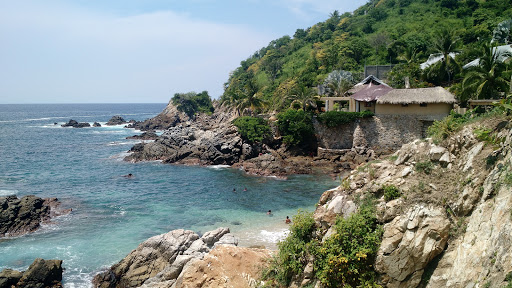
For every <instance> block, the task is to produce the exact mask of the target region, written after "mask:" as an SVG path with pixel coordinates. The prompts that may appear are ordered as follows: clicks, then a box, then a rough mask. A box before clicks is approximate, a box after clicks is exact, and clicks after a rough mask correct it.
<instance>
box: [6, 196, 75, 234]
mask: <svg viewBox="0 0 512 288" xmlns="http://www.w3.org/2000/svg"><path fill="white" fill-rule="evenodd" d="M70 211H71V209H62V208H61V207H60V202H59V201H58V199H57V198H46V199H42V198H39V197H37V196H34V195H28V196H23V197H21V198H18V197H16V196H7V197H0V237H17V236H22V235H24V234H27V233H31V232H34V231H36V230H37V229H39V228H40V227H41V225H42V224H45V223H49V222H50V220H51V219H52V218H53V217H55V216H60V215H64V214H67V213H69V212H70Z"/></svg>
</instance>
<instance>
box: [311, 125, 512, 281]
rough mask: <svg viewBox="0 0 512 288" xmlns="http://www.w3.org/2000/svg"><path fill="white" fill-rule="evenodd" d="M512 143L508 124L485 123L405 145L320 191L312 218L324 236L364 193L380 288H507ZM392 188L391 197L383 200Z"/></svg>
mask: <svg viewBox="0 0 512 288" xmlns="http://www.w3.org/2000/svg"><path fill="white" fill-rule="evenodd" d="M481 131H487V132H489V133H487V132H486V133H482V132H481ZM475 132H476V133H475ZM475 134H478V135H479V137H477V136H475ZM482 135H484V136H485V137H482ZM479 139H482V140H485V141H482V140H479ZM511 143H512V123H510V122H508V121H502V120H499V119H485V120H483V121H481V122H478V123H475V124H472V125H469V126H466V127H465V128H464V129H463V130H462V131H461V132H459V133H457V134H456V135H454V136H452V137H449V138H448V139H446V140H445V141H443V142H442V143H439V144H434V143H433V141H431V140H427V141H422V140H416V141H414V142H411V143H408V144H405V145H403V146H402V148H401V149H400V150H399V151H397V152H396V153H395V154H394V155H393V156H392V157H389V158H387V159H384V160H380V161H374V162H371V163H368V164H365V165H362V166H360V167H359V168H358V169H357V170H354V171H352V173H351V174H350V176H348V177H347V178H346V179H345V181H344V182H343V184H342V185H341V186H340V187H338V188H336V189H333V190H329V191H327V192H325V193H324V194H323V195H322V198H321V199H320V203H319V206H318V208H317V210H316V211H315V219H316V221H317V223H318V224H319V225H321V226H322V227H324V229H325V231H327V233H326V235H325V236H324V238H325V237H328V236H329V234H331V233H333V231H331V230H332V228H330V227H331V225H333V224H334V221H335V218H336V216H337V215H344V216H347V215H349V214H350V213H352V212H353V211H354V210H355V209H356V207H355V206H356V205H355V204H354V203H355V202H356V201H355V199H356V198H359V197H365V196H364V195H365V194H366V193H371V194H373V195H374V196H376V197H377V198H378V199H379V200H378V204H377V211H378V218H379V221H380V222H381V223H383V224H384V226H383V228H384V234H383V239H382V243H381V246H380V249H379V251H378V253H377V257H376V260H375V269H376V271H377V272H379V274H380V275H381V279H380V280H381V282H382V284H384V286H385V287H502V286H506V285H508V284H510V283H512V282H509V281H511V279H510V278H512V274H511V273H512V149H511ZM391 186H394V187H396V188H398V191H399V192H400V194H401V195H400V197H398V198H397V199H393V200H390V197H389V195H385V192H384V191H385V189H384V188H385V187H391ZM385 199H387V200H388V201H386V200H385ZM507 287H508V286H507Z"/></svg>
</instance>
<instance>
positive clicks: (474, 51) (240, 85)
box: [221, 0, 512, 113]
mask: <svg viewBox="0 0 512 288" xmlns="http://www.w3.org/2000/svg"><path fill="white" fill-rule="evenodd" d="M510 19H512V5H511V3H510V0H492V1H480V0H460V1H455V0H370V1H368V2H367V3H366V4H364V5H362V6H361V7H360V8H358V9H356V10H355V11H353V13H344V14H341V13H339V12H338V11H333V13H331V15H330V16H329V18H328V19H327V20H325V21H324V22H320V23H318V24H315V25H313V26H312V27H309V28H307V29H297V31H296V32H295V33H294V35H293V37H290V36H283V37H281V38H279V39H276V40H273V41H271V42H270V43H269V44H268V45H267V46H266V47H263V48H261V49H260V50H258V51H256V52H255V53H254V54H253V55H252V56H251V57H249V58H247V59H246V60H244V61H242V62H241V63H240V66H239V67H238V68H237V69H236V70H235V71H233V73H232V74H231V75H230V77H229V79H228V81H227V82H226V83H225V91H224V94H223V95H222V97H221V102H223V103H227V104H229V105H232V106H233V107H240V106H238V105H239V103H242V102H244V101H245V100H244V99H248V98H254V99H257V100H258V101H261V103H272V104H271V105H267V106H263V105H256V106H253V107H252V108H251V113H252V112H253V111H255V110H261V111H265V110H277V111H283V110H285V109H288V108H289V107H290V105H291V104H292V102H294V101H295V104H294V106H295V105H297V103H301V105H302V108H303V109H304V107H305V106H304V103H305V101H301V99H300V98H302V96H304V97H306V95H307V94H308V93H306V94H301V93H298V92H300V91H308V90H310V89H311V88H314V87H317V86H318V85H323V86H324V92H325V94H326V95H331V96H334V95H338V96H341V95H344V93H345V91H346V90H347V87H348V86H349V85H348V84H351V83H353V82H357V81H359V80H361V73H362V71H363V67H364V65H365V64H367V65H382V64H389V63H390V62H391V63H392V64H398V65H396V66H395V67H394V68H393V70H392V72H391V73H390V77H389V78H390V84H391V85H392V86H393V87H395V88H401V87H403V86H404V84H405V83H404V77H406V76H407V77H409V81H410V85H411V87H413V88H414V87H428V86H434V85H442V86H453V89H452V91H453V92H454V93H455V94H456V95H457V97H459V98H460V99H461V100H462V101H463V102H465V101H466V100H467V99H469V98H480V97H484V96H485V95H491V96H492V97H501V95H502V94H503V92H506V91H508V90H507V89H506V87H505V85H503V84H504V83H505V82H506V83H508V82H509V80H510V65H509V64H507V65H502V64H503V63H497V62H496V61H495V60H496V59H495V58H492V55H491V58H489V57H487V56H484V57H482V59H483V60H482V63H483V64H485V65H482V66H481V67H475V68H474V69H473V68H472V69H462V68H461V67H462V66H463V65H464V64H466V63H468V62H470V61H472V60H474V59H476V58H478V57H480V56H481V55H483V54H482V53H484V52H485V51H484V50H485V47H484V46H483V45H482V43H484V42H485V43H489V42H490V41H489V40H490V39H491V37H492V38H493V39H494V43H495V44H498V45H501V44H507V43H510V42H511V41H512V37H511V32H510V31H511V29H510V26H511V24H510V23H512V22H511V21H510ZM479 39H481V40H479ZM482 47H484V48H482ZM486 51H488V52H489V51H491V50H489V49H487V50H486ZM450 52H460V53H459V54H458V55H457V56H456V57H455V58H452V57H450V56H448V55H449V53H450ZM433 53H439V54H440V55H444V56H445V57H444V60H443V61H440V62H438V63H436V64H434V65H431V66H430V67H428V68H427V69H425V70H421V69H420V68H419V64H420V63H422V62H424V61H425V60H426V59H427V58H428V57H429V55H430V54H433ZM488 54H489V53H487V54H486V55H488ZM491 54H492V53H491ZM486 59H488V60H489V61H487V60H486ZM498 62H499V61H498ZM487 63H489V64H490V65H487ZM505 66H506V67H505ZM490 67H491V68H490ZM492 67H494V68H492ZM480 68H481V69H480ZM334 71H336V73H335V74H338V75H333V74H331V73H334ZM493 73H494V74H493ZM486 75H487V76H486ZM301 95H302V96H301ZM307 97H309V96H307ZM307 97H306V98H307ZM485 97H487V96H485ZM249 102H252V100H251V101H249ZM310 103H312V102H310ZM245 106H246V107H248V106H247V105H245ZM310 107H311V108H313V106H312V105H311V106H310Z"/></svg>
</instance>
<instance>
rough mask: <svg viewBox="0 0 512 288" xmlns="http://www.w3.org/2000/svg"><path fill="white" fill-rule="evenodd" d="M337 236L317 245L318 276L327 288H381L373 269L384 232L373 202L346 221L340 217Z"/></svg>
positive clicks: (337, 221) (365, 204)
mask: <svg viewBox="0 0 512 288" xmlns="http://www.w3.org/2000/svg"><path fill="white" fill-rule="evenodd" d="M334 227H335V229H336V234H334V235H332V236H331V237H329V238H327V240H326V241H325V242H324V243H317V245H316V246H315V247H314V248H315V252H316V255H315V256H316V261H315V272H316V276H317V278H318V279H319V280H320V281H321V282H322V284H324V285H326V286H327V287H379V286H378V285H377V284H376V278H377V273H375V271H374V270H373V268H372V265H373V263H374V261H375V256H376V254H377V250H378V249H379V246H380V242H381V238H382V229H381V226H380V225H379V224H378V223H377V219H376V216H375V207H374V206H373V203H372V201H366V202H365V203H363V205H362V206H361V207H360V208H359V211H358V212H357V213H354V214H352V215H351V216H350V217H348V218H347V219H344V218H342V217H339V218H337V219H336V224H335V226H334Z"/></svg>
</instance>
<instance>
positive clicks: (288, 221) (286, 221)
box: [284, 216, 292, 224]
mask: <svg viewBox="0 0 512 288" xmlns="http://www.w3.org/2000/svg"><path fill="white" fill-rule="evenodd" d="M284 223H286V224H290V223H292V220H291V219H290V217H288V216H286V220H284Z"/></svg>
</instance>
